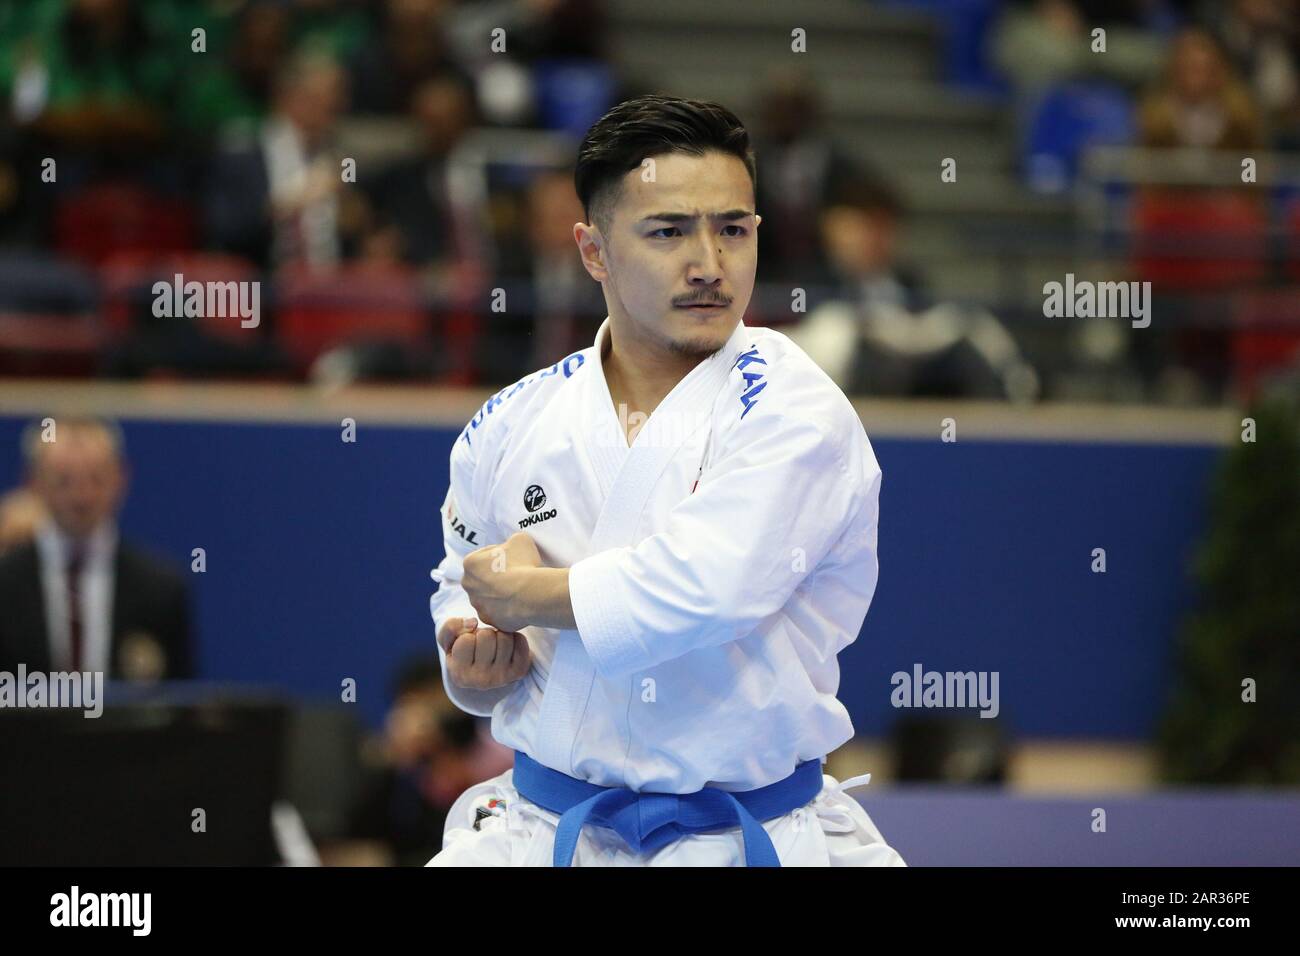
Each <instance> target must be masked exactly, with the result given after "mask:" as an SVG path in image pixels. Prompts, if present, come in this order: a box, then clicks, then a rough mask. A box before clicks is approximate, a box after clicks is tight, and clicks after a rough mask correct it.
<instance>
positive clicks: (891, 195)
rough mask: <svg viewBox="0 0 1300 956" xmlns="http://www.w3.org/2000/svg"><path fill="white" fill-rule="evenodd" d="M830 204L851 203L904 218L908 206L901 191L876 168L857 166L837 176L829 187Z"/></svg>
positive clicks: (844, 204)
mask: <svg viewBox="0 0 1300 956" xmlns="http://www.w3.org/2000/svg"><path fill="white" fill-rule="evenodd" d="M828 192H829V199H828V202H827V203H826V205H827V206H850V207H852V208H854V209H857V210H860V211H862V212H867V213H883V214H885V215H887V216H891V217H893V218H894V219H901V218H902V217H903V216H904V215H905V214H906V212H907V206H906V204H905V203H904V202H903V200H902V198H901V197H900V196H899V194H898V191H897V190H896V189H895V188H894V187H893V186H892V185H891V184H890V183H888V182H886V181H885V180H884V179H883V178H881V177H880V176H878V175H876V174H875V173H874V172H871V171H868V170H864V169H854V170H852V171H850V172H847V173H845V174H844V175H842V176H841V177H840V178H838V179H837V180H836V181H835V182H834V183H832V185H831V186H830V188H829V190H828Z"/></svg>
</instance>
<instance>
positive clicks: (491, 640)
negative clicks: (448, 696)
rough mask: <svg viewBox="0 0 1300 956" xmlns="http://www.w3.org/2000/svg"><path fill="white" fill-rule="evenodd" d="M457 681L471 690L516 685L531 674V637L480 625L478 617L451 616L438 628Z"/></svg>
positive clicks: (452, 673)
mask: <svg viewBox="0 0 1300 956" xmlns="http://www.w3.org/2000/svg"><path fill="white" fill-rule="evenodd" d="M438 644H439V646H441V647H442V649H443V651H445V652H446V654H447V673H448V675H449V676H450V677H451V680H452V682H453V683H455V684H457V685H459V686H460V687H465V688H468V689H470V690H491V689H492V688H493V687H503V686H505V685H506V684H512V683H514V682H515V681H517V680H519V679H520V678H521V677H523V676H524V675H525V674H527V673H528V668H529V667H531V666H532V663H533V658H532V651H531V649H530V648H529V646H528V638H527V637H525V636H524V635H523V634H519V633H515V632H512V631H498V630H497V629H496V628H494V627H488V626H487V625H483V626H481V627H480V626H479V622H478V619H477V618H473V617H468V618H463V619H462V618H459V617H450V618H448V619H447V620H446V621H444V622H443V625H442V629H441V630H439V631H438Z"/></svg>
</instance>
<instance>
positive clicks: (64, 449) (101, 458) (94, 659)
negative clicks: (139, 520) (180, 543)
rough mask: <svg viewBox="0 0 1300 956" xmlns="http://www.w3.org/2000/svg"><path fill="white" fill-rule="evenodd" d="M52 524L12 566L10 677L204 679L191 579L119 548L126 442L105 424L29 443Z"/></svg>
mask: <svg viewBox="0 0 1300 956" xmlns="http://www.w3.org/2000/svg"><path fill="white" fill-rule="evenodd" d="M23 452H24V455H25V457H26V459H27V468H28V481H29V484H30V487H31V489H32V491H33V492H34V493H35V494H36V495H37V497H38V498H39V499H40V501H41V503H42V504H43V505H44V509H45V512H46V518H45V519H44V520H43V521H42V522H41V524H40V525H39V526H38V527H37V529H36V533H35V535H34V536H33V538H32V540H31V541H29V542H27V543H26V544H22V545H19V546H17V547H15V548H13V549H12V550H10V551H7V552H6V553H5V554H4V555H3V557H0V609H2V610H0V670H3V671H10V672H13V671H14V670H15V669H16V667H17V665H18V664H19V663H22V664H25V665H26V666H27V670H28V671H44V672H50V671H74V670H76V671H102V672H104V673H105V675H106V676H107V677H108V678H109V679H117V680H143V681H150V680H160V679H168V680H172V679H177V678H186V677H192V676H194V655H193V649H192V647H191V639H190V611H189V599H188V595H187V592H186V587H185V582H184V579H183V578H182V577H181V575H180V574H179V573H178V572H176V571H175V570H173V569H172V568H169V567H167V566H166V565H164V564H162V563H160V562H159V561H157V560H156V559H154V558H152V557H150V556H148V555H147V554H144V553H143V552H141V551H139V550H138V549H136V548H133V547H131V546H130V545H128V544H124V543H123V542H121V541H120V540H119V539H118V534H117V523H116V516H117V513H118V510H119V508H120V506H121V503H122V499H123V496H124V494H125V491H126V484H127V468H126V462H125V461H124V459H123V455H122V440H121V434H120V432H119V431H118V429H117V427H116V426H115V425H113V424H111V423H108V422H104V421H99V420H95V419H70V418H68V419H58V420H52V419H46V420H45V422H44V423H43V424H42V425H32V426H30V427H29V428H28V429H27V432H26V433H25V434H24V436H23Z"/></svg>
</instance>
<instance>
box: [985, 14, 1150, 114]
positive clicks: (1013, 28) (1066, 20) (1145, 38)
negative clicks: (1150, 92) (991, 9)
mask: <svg viewBox="0 0 1300 956" xmlns="http://www.w3.org/2000/svg"><path fill="white" fill-rule="evenodd" d="M1161 6H1162V5H1161V4H1157V3H1147V2H1142V0H1020V2H1015V3H1009V4H1007V5H1006V9H1005V12H1004V13H1003V15H1002V18H1001V19H1000V20H999V21H998V23H997V25H996V27H995V28H994V34H993V36H992V44H993V57H994V60H995V62H996V63H997V66H998V68H999V69H1000V70H1001V71H1002V72H1003V73H1004V74H1005V75H1006V76H1007V78H1008V79H1009V80H1010V81H1011V84H1012V86H1013V87H1014V88H1015V90H1016V92H1017V95H1018V98H1019V99H1020V106H1021V108H1022V109H1023V108H1025V107H1026V106H1028V105H1029V104H1030V103H1031V102H1032V100H1033V99H1034V98H1035V97H1036V95H1037V94H1038V93H1040V92H1041V91H1043V90H1045V89H1046V88H1048V87H1050V86H1053V85H1055V84H1057V83H1060V82H1063V81H1066V80H1075V79H1087V78H1093V79H1105V80H1110V81H1113V82H1116V83H1120V84H1123V85H1125V86H1128V87H1136V86H1138V85H1140V84H1142V83H1144V82H1146V81H1148V80H1149V79H1150V78H1151V76H1152V71H1153V69H1154V65H1155V64H1157V63H1158V62H1159V60H1160V53H1161V50H1162V48H1163V46H1164V39H1163V37H1162V36H1161V34H1160V32H1158V31H1159V29H1160V28H1162V27H1165V26H1166V25H1167V23H1169V22H1171V18H1170V17H1169V16H1168V15H1167V13H1168V12H1167V11H1166V15H1163V16H1162V15H1161V10H1160V8H1161ZM1096 29H1101V30H1104V31H1105V34H1104V38H1105V52H1104V53H1102V52H1094V50H1093V45H1094V39H1093V31H1094V30H1096Z"/></svg>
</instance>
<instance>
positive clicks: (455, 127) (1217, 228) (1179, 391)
mask: <svg viewBox="0 0 1300 956" xmlns="http://www.w3.org/2000/svg"><path fill="white" fill-rule="evenodd" d="M795 27H802V28H803V29H805V30H807V31H808V41H807V42H808V46H807V52H806V53H795V52H791V45H792V42H793V41H792V38H791V30H792V29H793V28H795ZM494 30H499V31H500V32H499V33H497V34H494V33H493V31H494ZM1097 30H1101V31H1103V33H1102V35H1100V38H1099V35H1098V34H1096V32H1095V31H1097ZM196 31H201V32H196ZM494 36H495V37H496V39H495V40H494V39H493V38H494ZM1297 49H1300V15H1298V11H1297V5H1296V3H1295V2H1293V0H1213V2H1205V3H1200V2H1196V0H1027V2H1009V3H998V2H994V0H895V2H876V3H867V2H854V0H833V2H820V3H811V4H802V5H800V6H799V7H798V8H797V9H794V10H792V9H789V8H787V7H786V6H785V5H782V4H757V5H755V4H748V3H744V2H738V0H719V2H712V3H710V4H709V5H708V8H707V11H704V10H701V9H700V8H699V6H698V5H695V4H690V3H685V2H667V3H654V4H644V3H640V2H634V0H150V2H143V0H21V2H20V0H5V2H0V103H2V104H3V106H2V107H0V374H4V375H10V376H14V375H22V376H32V375H61V376H67V375H79V376H108V377H113V378H141V377H153V378H157V377H186V378H191V377H194V378H197V377H203V378H235V377H237V378H249V377H254V378H258V379H267V380H288V381H293V380H308V379H309V380H314V381H326V382H339V381H353V380H379V381H392V380H407V381H420V382H439V383H444V384H457V385H469V384H473V385H483V386H500V385H505V384H509V383H510V382H512V381H514V380H516V379H517V378H519V377H521V376H523V375H525V374H527V373H528V372H530V371H532V370H535V369H536V368H539V367H543V366H546V365H549V364H550V363H552V362H554V361H555V360H556V359H557V358H559V357H562V356H563V355H565V354H568V353H569V352H570V351H573V350H575V349H578V348H582V347H584V346H586V345H588V344H590V341H591V338H592V335H593V333H594V330H595V328H596V326H597V325H598V324H599V321H600V320H601V319H602V318H603V317H604V314H605V308H604V303H603V300H602V298H601V295H600V290H599V287H598V286H597V285H596V284H595V283H594V282H592V281H591V280H590V278H589V277H588V276H587V275H586V274H585V273H584V272H583V271H582V269H581V267H580V266H579V264H578V261H577V257H576V255H575V253H574V243H573V239H572V233H571V229H572V225H573V223H574V222H576V221H578V220H580V219H581V218H582V212H581V209H580V207H579V206H578V204H577V201H576V198H575V196H574V191H573V187H572V179H571V161H572V157H573V155H574V153H575V149H576V145H577V143H578V141H579V139H580V137H581V135H582V134H583V132H585V130H586V129H587V128H588V127H589V125H590V124H591V123H592V122H593V121H594V120H595V119H596V118H597V117H598V116H600V115H601V113H602V112H604V111H605V110H606V109H607V108H608V107H609V106H611V105H612V104H613V103H615V102H617V101H618V100H620V99H622V98H624V97H626V96H629V95H633V94H636V93H639V92H647V91H663V92H669V93H675V94H678V95H686V96H691V97H695V98H701V99H716V100H718V101H720V102H723V103H725V104H726V105H728V106H729V107H731V108H733V109H734V110H735V111H736V112H737V113H738V114H739V115H740V116H741V118H742V119H743V120H744V121H745V122H746V125H747V126H748V127H749V129H750V131H751V133H752V134H753V137H754V141H755V146H756V152H757V159H758V181H759V187H760V195H759V198H758V206H759V211H760V212H761V213H762V214H763V217H764V228H763V229H762V231H761V235H760V237H759V241H760V267H759V269H760V271H759V287H758V289H757V291H756V293H755V296H754V300H753V303H752V305H751V308H750V310H749V313H748V315H747V321H749V322H750V323H751V324H765V325H771V326H776V327H781V328H783V329H787V328H788V330H789V331H790V332H791V334H794V335H797V336H799V337H801V340H802V344H804V345H805V347H806V348H807V349H808V351H809V352H810V353H812V354H813V355H814V357H816V358H817V359H818V360H819V361H821V362H822V363H823V365H824V366H825V367H826V369H827V371H828V372H830V373H831V374H832V375H833V377H835V378H836V379H837V381H839V382H840V384H841V385H842V386H843V387H844V388H845V389H846V390H848V391H849V392H851V393H854V394H876V395H895V396H909V395H941V396H972V397H981V398H992V399H1010V400H1013V401H1033V400H1036V399H1052V398H1061V399H1086V400H1097V401H1120V402H1171V403H1180V404H1198V403H1202V404H1213V403H1217V402H1221V401H1225V400H1230V399H1232V398H1234V397H1240V396H1243V395H1246V396H1248V395H1250V394H1252V393H1253V392H1254V390H1255V389H1256V388H1257V386H1258V383H1259V381H1260V379H1261V378H1262V377H1267V376H1269V375H1272V374H1274V373H1276V372H1277V371H1278V370H1279V369H1285V368H1286V367H1288V366H1289V365H1290V366H1293V365H1294V362H1295V354H1296V345H1297V342H1300V324H1298V321H1297V320H1298V319H1300V305H1298V304H1297V303H1298V302H1300V296H1297V295H1296V288H1297V284H1300V166H1298V165H1297V153H1296V150H1297V148H1298V147H1300V67H1298V60H1297ZM1246 158H1248V159H1250V160H1252V161H1253V174H1252V176H1251V179H1252V180H1253V181H1251V182H1247V183H1243V181H1242V180H1243V172H1242V169H1243V159H1246ZM948 159H951V160H954V161H955V166H954V167H953V169H954V170H955V174H956V175H955V178H953V180H952V181H941V179H940V173H941V169H942V164H943V163H944V161H945V160H948ZM47 160H53V163H52V164H50V163H48V162H47ZM1067 273H1069V274H1073V275H1074V276H1075V277H1076V279H1093V280H1122V281H1149V282H1151V283H1152V289H1153V298H1154V301H1153V303H1152V319H1153V321H1152V324H1151V326H1150V327H1149V328H1146V329H1134V328H1132V327H1130V326H1129V324H1128V323H1126V322H1123V321H1120V320H1116V319H1113V318H1111V319H1106V318H1100V319H1087V318H1077V319H1067V318H1047V317H1045V316H1044V314H1043V299H1044V293H1043V285H1044V283H1046V282H1050V281H1056V282H1063V281H1064V280H1065V276H1066V274H1067ZM176 274H182V275H184V277H185V279H186V280H187V281H188V280H197V281H210V280H217V281H221V280H235V281H240V280H243V281H248V280H252V279H259V280H260V281H261V282H262V286H261V293H262V297H261V309H262V313H263V318H262V321H261V322H260V323H259V325H258V326H257V327H256V328H243V327H241V326H240V325H239V324H238V323H237V322H232V321H231V320H230V319H229V318H228V317H210V318H207V319H199V318H195V319H191V320H189V321H186V320H184V319H158V318H156V317H155V316H154V315H153V312H152V308H151V306H152V303H153V296H152V294H151V292H150V289H151V287H152V284H153V282H154V281H156V280H158V279H159V278H163V279H165V280H167V281H170V280H171V278H172V277H173V276H174V275H176ZM795 289H799V290H802V293H801V294H800V295H799V296H798V304H797V305H796V304H795V296H794V294H793V292H792V290H795ZM494 290H502V291H503V292H504V296H505V298H504V302H505V307H504V308H501V307H500V303H501V301H502V300H501V298H500V296H499V295H494ZM494 302H495V303H496V304H497V307H496V308H494V307H493V304H494Z"/></svg>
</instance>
